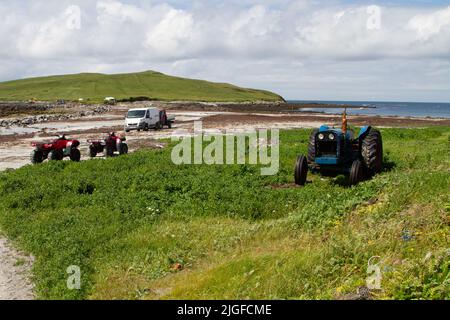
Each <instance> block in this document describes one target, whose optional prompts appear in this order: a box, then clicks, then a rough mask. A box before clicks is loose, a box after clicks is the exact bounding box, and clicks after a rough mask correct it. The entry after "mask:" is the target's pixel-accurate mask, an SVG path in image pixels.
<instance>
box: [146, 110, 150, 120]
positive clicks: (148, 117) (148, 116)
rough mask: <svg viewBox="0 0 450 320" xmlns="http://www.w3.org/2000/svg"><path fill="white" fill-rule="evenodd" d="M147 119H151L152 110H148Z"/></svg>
mask: <svg viewBox="0 0 450 320" xmlns="http://www.w3.org/2000/svg"><path fill="white" fill-rule="evenodd" d="M146 118H147V119H150V110H147V117H146Z"/></svg>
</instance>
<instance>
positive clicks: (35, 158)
mask: <svg viewBox="0 0 450 320" xmlns="http://www.w3.org/2000/svg"><path fill="white" fill-rule="evenodd" d="M30 159H31V163H32V164H38V163H42V162H43V161H44V153H43V152H42V151H41V150H33V151H32V152H31V155H30Z"/></svg>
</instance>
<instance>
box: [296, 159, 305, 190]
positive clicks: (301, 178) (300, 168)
mask: <svg viewBox="0 0 450 320" xmlns="http://www.w3.org/2000/svg"><path fill="white" fill-rule="evenodd" d="M294 175H295V184H296V185H299V186H304V185H305V184H306V179H307V177H308V161H307V160H306V157H305V156H299V157H298V158H297V163H296V164H295V173H294Z"/></svg>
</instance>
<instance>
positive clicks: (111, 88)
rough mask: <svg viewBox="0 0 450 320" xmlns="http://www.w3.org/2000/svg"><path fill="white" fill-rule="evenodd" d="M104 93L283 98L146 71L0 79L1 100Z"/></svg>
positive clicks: (91, 97)
mask: <svg viewBox="0 0 450 320" xmlns="http://www.w3.org/2000/svg"><path fill="white" fill-rule="evenodd" d="M105 97H114V98H116V99H118V100H122V99H129V98H135V97H148V98H149V99H152V100H162V101H174V100H183V101H211V102H222V101H224V102H228V101H230V102H243V101H281V100H282V98H281V97H280V96H278V95H276V94H274V93H271V92H268V91H263V90H254V89H244V88H240V87H236V86H233V85H230V84H225V83H213V82H208V81H202V80H191V79H184V78H178V77H172V76H167V75H165V74H162V73H158V72H153V71H147V72H141V73H129V74H114V75H106V74H93V73H82V74H74V75H62V76H50V77H41V78H30V79H23V80H15V81H8V82H3V83H0V100H3V101H24V100H31V99H33V98H36V99H38V100H42V101H55V100H59V99H64V100H68V101H70V100H78V99H79V98H83V99H84V100H85V101H88V102H102V101H103V100H104V98H105Z"/></svg>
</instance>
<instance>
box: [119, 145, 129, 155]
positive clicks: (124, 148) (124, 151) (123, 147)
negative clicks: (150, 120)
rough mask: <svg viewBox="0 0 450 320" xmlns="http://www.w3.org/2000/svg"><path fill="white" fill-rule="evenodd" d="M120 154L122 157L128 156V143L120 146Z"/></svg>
mask: <svg viewBox="0 0 450 320" xmlns="http://www.w3.org/2000/svg"><path fill="white" fill-rule="evenodd" d="M120 154H121V155H123V154H128V145H127V144H126V143H123V144H122V145H121V146H120Z"/></svg>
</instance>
